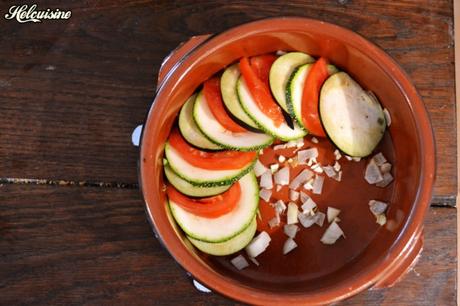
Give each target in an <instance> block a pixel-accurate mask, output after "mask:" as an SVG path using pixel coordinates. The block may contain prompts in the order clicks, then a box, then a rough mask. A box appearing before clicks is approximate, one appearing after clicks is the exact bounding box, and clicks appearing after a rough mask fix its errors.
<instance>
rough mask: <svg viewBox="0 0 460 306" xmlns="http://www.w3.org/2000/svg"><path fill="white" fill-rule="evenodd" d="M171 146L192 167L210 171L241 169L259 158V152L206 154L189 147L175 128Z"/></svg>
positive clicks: (170, 141)
mask: <svg viewBox="0 0 460 306" xmlns="http://www.w3.org/2000/svg"><path fill="white" fill-rule="evenodd" d="M169 144H170V145H171V146H172V147H173V148H174V149H176V151H178V152H179V153H180V155H181V157H182V158H183V159H185V160H186V161H187V162H188V163H190V164H191V165H193V166H195V167H198V168H203V169H208V170H234V169H241V168H243V167H245V166H247V165H248V164H249V163H251V162H253V161H254V159H255V158H257V152H239V151H219V152H206V151H202V150H198V149H197V148H195V147H192V146H191V145H189V144H188V143H187V142H186V141H185V139H184V138H183V137H182V135H181V134H180V132H179V130H178V129H177V128H174V129H173V130H172V131H171V134H170V135H169Z"/></svg>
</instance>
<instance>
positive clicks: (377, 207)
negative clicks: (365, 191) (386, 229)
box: [369, 200, 388, 215]
mask: <svg viewBox="0 0 460 306" xmlns="http://www.w3.org/2000/svg"><path fill="white" fill-rule="evenodd" d="M387 208H388V204H387V203H385V202H382V201H376V200H370V201H369V209H370V210H371V213H373V214H374V215H380V214H383V213H384V212H385V211H386V210H387Z"/></svg>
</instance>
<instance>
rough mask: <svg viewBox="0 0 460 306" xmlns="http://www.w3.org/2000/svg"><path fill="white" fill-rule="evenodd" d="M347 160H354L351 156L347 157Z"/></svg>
mask: <svg viewBox="0 0 460 306" xmlns="http://www.w3.org/2000/svg"><path fill="white" fill-rule="evenodd" d="M345 158H346V159H347V160H349V161H352V160H353V158H352V157H350V156H348V155H345Z"/></svg>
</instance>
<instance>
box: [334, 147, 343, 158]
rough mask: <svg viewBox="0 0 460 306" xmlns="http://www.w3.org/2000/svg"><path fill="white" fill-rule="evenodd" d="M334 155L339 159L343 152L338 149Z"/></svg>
mask: <svg viewBox="0 0 460 306" xmlns="http://www.w3.org/2000/svg"><path fill="white" fill-rule="evenodd" d="M334 156H335V160H339V159H341V158H342V154H340V151H339V150H337V149H336V150H335V151H334Z"/></svg>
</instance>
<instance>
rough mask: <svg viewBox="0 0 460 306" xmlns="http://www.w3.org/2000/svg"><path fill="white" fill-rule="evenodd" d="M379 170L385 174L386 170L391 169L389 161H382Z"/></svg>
mask: <svg viewBox="0 0 460 306" xmlns="http://www.w3.org/2000/svg"><path fill="white" fill-rule="evenodd" d="M380 171H381V172H382V173H383V174H385V173H387V172H390V171H391V164H390V163H384V164H382V165H381V166H380Z"/></svg>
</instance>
